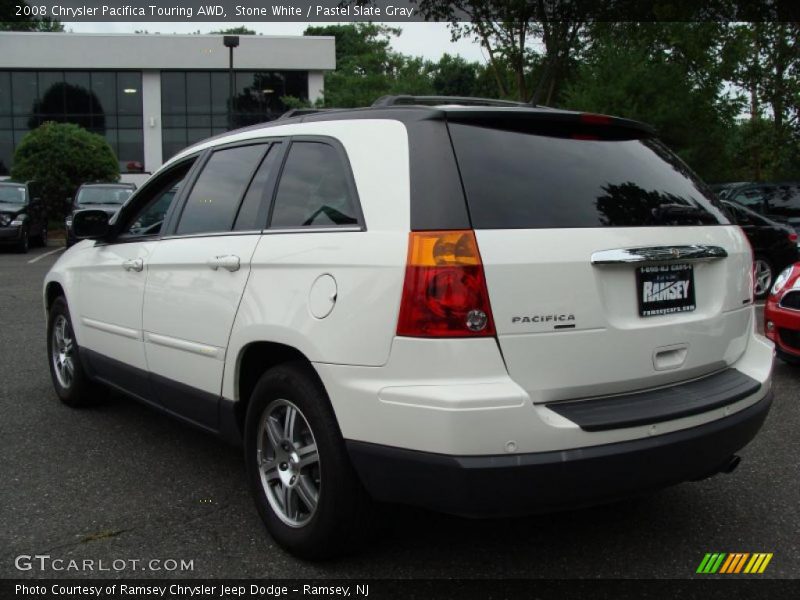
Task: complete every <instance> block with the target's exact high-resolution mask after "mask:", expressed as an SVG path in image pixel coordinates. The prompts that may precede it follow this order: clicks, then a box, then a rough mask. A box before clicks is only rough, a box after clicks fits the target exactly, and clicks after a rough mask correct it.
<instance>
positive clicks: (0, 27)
mask: <svg viewBox="0 0 800 600" xmlns="http://www.w3.org/2000/svg"><path fill="white" fill-rule="evenodd" d="M17 6H29V3H28V2H26V1H25V0H0V31H64V25H63V24H62V23H61V22H60V21H57V20H55V19H51V18H50V17H18V16H17Z"/></svg>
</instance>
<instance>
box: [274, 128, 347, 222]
mask: <svg viewBox="0 0 800 600" xmlns="http://www.w3.org/2000/svg"><path fill="white" fill-rule="evenodd" d="M357 206H358V204H357V201H356V198H355V194H354V191H353V189H352V188H351V186H350V173H349V166H348V165H347V163H346V162H345V160H344V158H343V157H342V156H341V155H340V154H339V152H337V150H336V149H335V148H334V147H333V146H331V145H329V144H325V143H321V142H294V143H293V144H292V146H291V148H289V156H288V157H287V158H286V164H285V165H284V167H283V173H282V174H281V180H280V182H279V183H278V190H277V193H276V195H275V204H274V207H273V209H272V219H271V221H270V226H271V227H292V228H295V227H336V226H342V225H357V224H358V210H357Z"/></svg>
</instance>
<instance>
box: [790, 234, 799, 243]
mask: <svg viewBox="0 0 800 600" xmlns="http://www.w3.org/2000/svg"><path fill="white" fill-rule="evenodd" d="M789 241H790V242H792V243H793V244H796V243H797V234H796V233H790V234H789Z"/></svg>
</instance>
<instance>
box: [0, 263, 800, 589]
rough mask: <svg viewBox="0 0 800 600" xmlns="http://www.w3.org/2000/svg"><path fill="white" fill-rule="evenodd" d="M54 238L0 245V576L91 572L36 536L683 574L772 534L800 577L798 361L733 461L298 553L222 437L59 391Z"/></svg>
mask: <svg viewBox="0 0 800 600" xmlns="http://www.w3.org/2000/svg"><path fill="white" fill-rule="evenodd" d="M53 250H54V248H47V249H35V250H32V251H31V252H30V253H29V254H27V255H18V254H12V253H10V252H9V251H5V250H0V323H2V325H1V326H0V375H1V376H0V402H2V416H1V417H0V434H2V435H1V436H0V439H2V454H3V460H2V461H0V482H2V484H1V485H0V532H2V539H3V543H2V544H0V552H1V553H2V554H1V555H0V577H20V576H22V577H31V576H36V577H42V576H45V577H47V576H85V575H91V573H75V572H53V571H44V572H43V571H39V570H31V571H24V572H20V571H18V570H17V569H16V568H15V557H17V556H19V555H23V554H24V555H35V554H40V555H41V554H49V555H50V556H51V557H53V558H63V559H66V560H69V559H77V560H84V559H93V560H96V561H97V560H100V559H102V560H104V561H106V563H107V564H108V563H111V561H113V560H115V559H126V560H127V559H140V560H142V561H148V560H151V559H160V560H166V559H177V560H178V561H180V560H181V559H183V560H191V561H193V566H194V569H193V570H192V571H188V572H183V573H181V572H169V573H168V572H165V571H160V572H158V571H156V572H154V571H141V570H130V571H124V572H121V573H97V575H99V576H115V575H116V576H124V577H138V576H145V577H161V576H167V575H171V576H178V575H180V576H186V577H202V578H211V577H269V578H283V577H286V578H296V577H315V578H316V577H323V578H327V577H336V578H373V577H374V578H383V577H399V578H406V577H413V578H423V577H424V578H439V577H468V578H481V577H503V578H512V577H513V578H528V577H534V578H538V577H548V578H583V577H586V578H594V577H623V578H625V577H636V578H683V577H691V576H694V572H695V570H696V568H697V566H698V564H699V562H700V560H701V559H702V558H703V555H704V554H705V553H706V552H771V553H774V557H773V559H772V562H771V563H770V565H769V567H768V569H767V571H766V573H765V574H764V575H762V576H761V577H782V578H797V577H800V510H798V509H800V485H798V475H800V467H799V466H798V456H800V390H799V389H798V382H800V370H796V369H794V368H792V367H789V366H787V365H784V364H782V363H778V364H777V365H776V370H775V382H774V388H775V402H774V405H773V409H772V412H771V414H770V415H769V417H768V420H767V422H766V424H765V426H764V428H763V430H762V431H761V434H760V435H759V436H758V437H757V438H756V439H755V441H754V442H753V443H752V444H751V445H750V446H748V447H747V448H745V449H744V450H743V451H742V452H741V456H742V459H743V460H742V463H741V465H740V466H739V468H738V469H737V470H736V471H735V472H734V473H733V474H732V475H720V476H717V477H715V478H712V479H710V480H706V481H702V482H698V483H690V484H683V485H680V486H677V487H674V488H671V489H667V490H664V491H662V492H660V493H659V494H657V495H654V496H651V497H647V498H642V499H636V500H631V501H627V502H624V503H620V504H615V505H610V506H605V507H600V508H594V509H589V510H582V511H577V512H567V513H559V514H554V515H546V516H538V517H530V518H524V519H513V520H495V521H473V520H465V519H460V518H455V517H448V516H442V515H437V514H433V513H428V512H424V511H418V510H411V509H405V508H391V509H389V510H387V515H386V531H385V533H384V534H383V536H382V538H381V539H380V540H378V541H377V542H375V543H374V544H373V545H372V546H371V547H370V548H368V549H367V550H366V551H365V552H363V553H362V554H360V555H357V556H353V557H349V558H346V559H341V560H337V561H333V562H327V563H323V564H314V563H307V562H302V561H298V560H296V559H294V558H293V557H291V556H290V555H288V554H286V553H285V552H283V551H282V550H281V549H280V548H278V547H277V546H276V545H275V544H274V543H273V542H272V541H271V539H270V538H269V536H268V535H267V533H266V532H265V530H264V528H263V527H262V524H261V521H260V520H259V517H258V515H257V513H256V510H255V508H254V505H253V503H252V501H251V499H250V496H249V493H248V490H247V487H246V483H245V474H244V466H243V463H242V460H241V458H240V454H239V451H238V450H236V449H234V448H231V447H229V446H227V445H225V444H224V443H223V442H220V441H218V440H216V439H215V438H213V437H210V436H208V435H206V434H203V433H200V432H198V431H195V430H194V429H191V428H189V427H187V426H184V425H182V424H179V423H176V422H174V421H172V420H170V419H169V418H167V417H165V416H162V415H160V414H157V413H155V412H153V411H151V410H148V409H147V408H145V407H143V406H141V405H139V404H137V403H136V402H133V401H130V400H127V399H125V398H123V397H120V396H117V395H112V396H110V398H109V402H108V403H107V404H105V405H103V406H101V407H98V408H92V409H84V410H73V409H69V408H67V407H65V406H63V405H61V404H60V403H59V402H58V400H57V399H56V396H55V395H54V393H53V391H52V389H51V385H50V379H49V373H48V368H47V362H46V352H45V330H44V317H43V312H42V306H41V291H40V290H41V284H42V280H43V277H44V275H45V273H46V272H47V270H48V269H49V268H50V266H51V265H52V264H53V263H54V261H55V260H56V259H57V258H58V256H59V255H60V253H59V252H55V253H54V254H50V255H47V256H44V253H45V252H52V251H53ZM498 493H502V490H498Z"/></svg>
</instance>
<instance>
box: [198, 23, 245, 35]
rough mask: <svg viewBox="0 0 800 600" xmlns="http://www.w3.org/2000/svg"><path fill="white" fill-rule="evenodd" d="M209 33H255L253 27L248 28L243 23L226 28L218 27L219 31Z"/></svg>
mask: <svg viewBox="0 0 800 600" xmlns="http://www.w3.org/2000/svg"><path fill="white" fill-rule="evenodd" d="M209 33H214V34H220V35H256V32H255V31H254V30H253V29H248V28H247V27H245V26H244V25H239V27H229V28H228V29H220V30H219V31H210V32H209Z"/></svg>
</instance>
